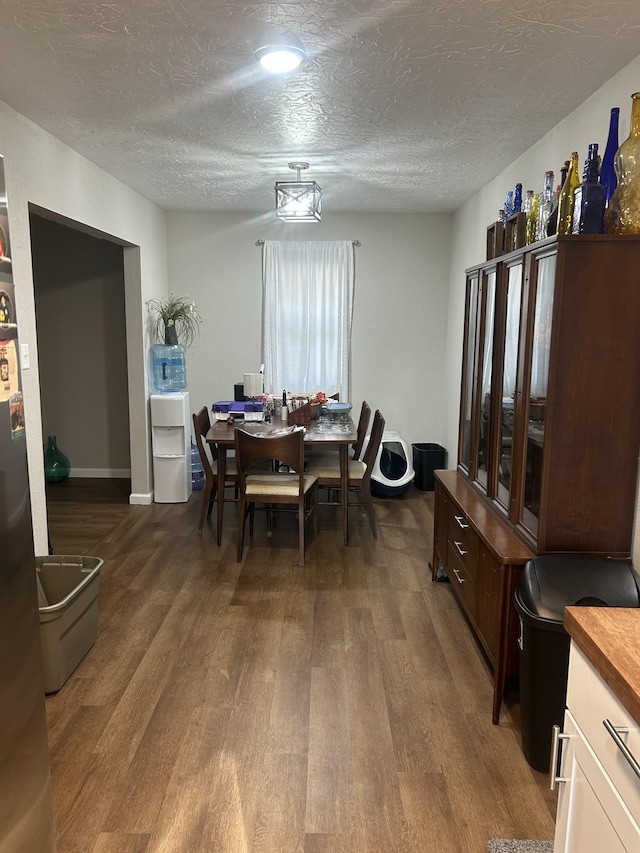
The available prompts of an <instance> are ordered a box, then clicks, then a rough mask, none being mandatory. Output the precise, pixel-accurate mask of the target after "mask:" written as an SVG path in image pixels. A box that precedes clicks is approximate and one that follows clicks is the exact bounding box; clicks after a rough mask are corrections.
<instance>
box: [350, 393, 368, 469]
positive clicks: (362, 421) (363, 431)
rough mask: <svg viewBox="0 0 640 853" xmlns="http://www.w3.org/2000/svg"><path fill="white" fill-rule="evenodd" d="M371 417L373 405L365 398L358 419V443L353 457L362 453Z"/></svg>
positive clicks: (354, 447)
mask: <svg viewBox="0 0 640 853" xmlns="http://www.w3.org/2000/svg"><path fill="white" fill-rule="evenodd" d="M370 418H371V406H370V405H369V404H368V403H367V401H366V400H365V401H364V402H363V403H362V408H361V409H360V417H359V419H358V429H357V433H356V434H357V436H358V437H357V438H356V443H355V444H354V445H353V458H354V459H359V458H360V454H361V453H362V446H363V445H364V440H365V437H366V435H367V430H368V429H369V420H370Z"/></svg>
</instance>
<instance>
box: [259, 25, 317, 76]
mask: <svg viewBox="0 0 640 853" xmlns="http://www.w3.org/2000/svg"><path fill="white" fill-rule="evenodd" d="M256 56H257V58H258V59H259V61H260V64H261V65H262V67H263V68H265V69H266V70H267V71H270V72H271V73H272V74H281V73H282V72H284V71H293V70H294V68H297V67H298V66H299V65H300V64H301V63H302V62H304V60H305V59H306V58H307V52H306V50H305V49H304V47H303V45H302V42H301V41H300V39H299V38H298V37H297V36H295V35H294V34H293V33H284V34H283V35H280V36H275V37H272V38H270V39H269V43H268V44H264V45H262V47H259V48H258V50H256Z"/></svg>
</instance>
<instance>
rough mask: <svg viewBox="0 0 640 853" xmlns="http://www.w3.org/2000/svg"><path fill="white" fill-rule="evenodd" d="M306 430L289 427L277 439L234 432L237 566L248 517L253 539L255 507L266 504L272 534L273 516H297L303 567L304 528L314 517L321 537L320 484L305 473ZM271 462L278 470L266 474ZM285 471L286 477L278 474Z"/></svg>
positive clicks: (245, 431)
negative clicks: (237, 495) (286, 513)
mask: <svg viewBox="0 0 640 853" xmlns="http://www.w3.org/2000/svg"><path fill="white" fill-rule="evenodd" d="M304 433H305V431H304V428H303V427H289V428H286V431H283V432H278V433H276V434H275V435H254V434H252V433H251V432H249V431H247V430H245V429H242V428H238V429H237V430H236V432H235V447H236V463H237V466H238V485H239V488H240V514H239V520H238V562H241V561H242V552H243V549H244V531H245V525H246V519H247V516H249V518H250V524H249V533H250V535H253V520H254V510H255V506H256V504H264V505H265V506H264V509H265V510H266V513H267V530H268V531H269V532H270V531H271V513H272V512H274V511H289V512H292V511H293V512H297V513H298V541H299V548H300V565H301V566H303V565H304V552H305V528H306V523H307V521H308V520H309V518H310V517H311V516H313V530H314V534H315V535H316V536H317V535H318V514H317V512H316V509H317V505H318V483H317V478H316V477H315V476H314V475H313V474H309V473H307V472H305V470H304ZM265 462H268V463H270V464H271V466H272V467H273V468H274V469H275V470H272V471H265V470H264V467H263V465H264V463H265ZM280 467H284V468H286V469H287V471H286V473H283V472H281V471H279V470H278V468H280Z"/></svg>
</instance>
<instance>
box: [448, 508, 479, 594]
mask: <svg viewBox="0 0 640 853" xmlns="http://www.w3.org/2000/svg"><path fill="white" fill-rule="evenodd" d="M448 538H449V551H450V552H452V553H453V554H454V555H455V556H457V557H458V560H459V561H460V562H461V563H462V564H463V566H464V568H465V574H466V576H468V577H470V578H471V579H472V580H473V582H474V583H475V582H476V575H477V572H478V556H479V553H480V543H479V541H478V537H477V536H476V534H475V533H474V531H473V529H472V528H471V525H470V524H469V522H468V521H467V517H466V516H465V514H464V513H463V512H460V510H459V509H458V507H456V506H452V507H451V515H450V516H449V532H448Z"/></svg>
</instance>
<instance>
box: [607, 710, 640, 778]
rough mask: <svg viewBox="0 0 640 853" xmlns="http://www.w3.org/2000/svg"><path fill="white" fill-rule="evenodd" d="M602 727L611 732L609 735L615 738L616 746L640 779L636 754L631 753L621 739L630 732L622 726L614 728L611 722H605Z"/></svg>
mask: <svg viewBox="0 0 640 853" xmlns="http://www.w3.org/2000/svg"><path fill="white" fill-rule="evenodd" d="M602 725H603V726H604V727H605V729H606V730H607V731H608V732H609V734H610V735H611V737H612V738H613V741H614V743H615V745H616V746H617V747H618V749H619V750H620V752H621V753H622V754H623V756H624V757H625V759H626V760H627V762H628V763H629V765H630V766H631V769H632V770H633V772H634V773H635V774H636V776H637V777H638V778H639V779H640V764H638V761H637V759H636V757H635V756H634V754H633V753H632V752H631V750H630V749H629V747H628V746H627V745H626V743H625V742H624V741H623V740H622V738H621V737H620V735H621V734H627V733H628V732H629V729H625V728H622V727H621V726H614V725H612V723H611V722H610V721H609V720H603V721H602Z"/></svg>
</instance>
